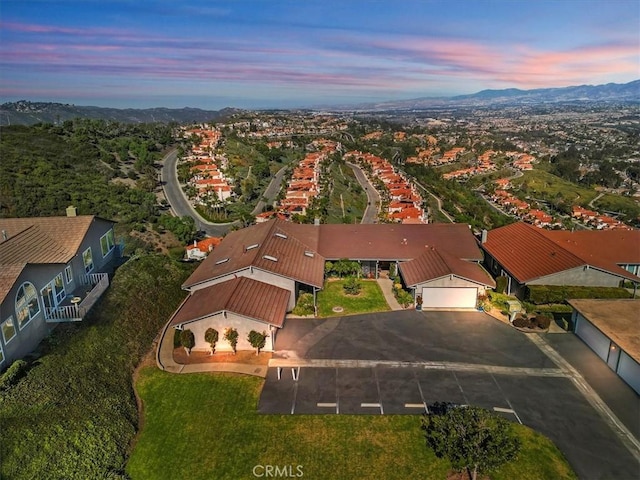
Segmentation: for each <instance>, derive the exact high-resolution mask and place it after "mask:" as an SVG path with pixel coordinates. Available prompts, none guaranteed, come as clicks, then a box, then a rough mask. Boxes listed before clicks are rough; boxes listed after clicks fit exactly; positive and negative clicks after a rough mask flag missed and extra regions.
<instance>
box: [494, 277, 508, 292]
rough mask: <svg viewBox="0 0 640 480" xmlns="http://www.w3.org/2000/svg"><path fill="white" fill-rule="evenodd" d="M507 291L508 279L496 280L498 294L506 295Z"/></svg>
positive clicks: (500, 278)
mask: <svg viewBox="0 0 640 480" xmlns="http://www.w3.org/2000/svg"><path fill="white" fill-rule="evenodd" d="M506 290H507V277H498V278H496V292H498V293H504V292H505V291H506Z"/></svg>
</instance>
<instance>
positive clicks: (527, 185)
mask: <svg viewBox="0 0 640 480" xmlns="http://www.w3.org/2000/svg"><path fill="white" fill-rule="evenodd" d="M511 183H513V184H514V185H519V186H520V189H521V190H522V191H525V192H527V193H528V194H529V195H531V196H533V197H536V198H542V199H549V200H551V199H554V198H555V197H556V195H558V194H562V196H563V197H564V198H566V199H567V200H569V201H570V202H573V203H574V204H576V205H586V204H587V203H589V202H590V201H591V200H593V199H594V198H595V197H596V196H597V195H598V192H596V191H595V190H593V189H591V188H584V187H580V186H578V185H576V184H575V183H571V182H568V181H566V180H563V179H562V178H560V177H557V176H555V175H552V174H551V173H548V172H545V171H543V170H539V169H536V170H529V171H527V172H524V175H523V176H522V177H520V178H515V179H513V180H512V181H511Z"/></svg>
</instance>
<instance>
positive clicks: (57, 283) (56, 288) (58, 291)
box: [52, 273, 65, 305]
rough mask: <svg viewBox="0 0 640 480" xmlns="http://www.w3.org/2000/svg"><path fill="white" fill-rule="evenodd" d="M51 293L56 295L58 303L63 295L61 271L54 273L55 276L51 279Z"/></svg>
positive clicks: (58, 303)
mask: <svg viewBox="0 0 640 480" xmlns="http://www.w3.org/2000/svg"><path fill="white" fill-rule="evenodd" d="M52 283H53V293H54V295H55V296H56V304H57V305H60V302H62V299H63V298H64V297H65V292H64V282H63V281H62V273H59V274H58V275H56V278H54V279H53V282H52Z"/></svg>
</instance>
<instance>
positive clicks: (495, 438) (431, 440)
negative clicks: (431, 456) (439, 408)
mask: <svg viewBox="0 0 640 480" xmlns="http://www.w3.org/2000/svg"><path fill="white" fill-rule="evenodd" d="M447 410H448V411H446V412H445V413H444V414H443V415H427V414H424V415H423V417H422V429H423V430H424V432H425V438H426V441H427V445H428V446H429V447H431V448H432V449H433V451H434V452H435V454H436V456H437V457H439V458H443V457H444V458H448V459H449V461H450V462H451V465H452V466H453V468H454V469H455V470H457V471H462V470H464V469H466V470H467V472H468V473H469V478H471V480H476V477H477V475H478V473H483V472H487V471H490V470H494V469H496V468H498V467H500V466H501V465H503V464H505V463H508V462H510V461H512V460H514V459H515V458H516V457H517V455H518V452H519V450H520V440H519V439H518V438H517V437H516V436H515V435H514V434H513V432H512V431H511V424H510V423H509V422H508V421H507V420H505V419H504V418H502V417H499V416H497V415H494V414H493V413H491V412H489V411H488V410H485V409H483V408H479V407H459V408H448V409H447Z"/></svg>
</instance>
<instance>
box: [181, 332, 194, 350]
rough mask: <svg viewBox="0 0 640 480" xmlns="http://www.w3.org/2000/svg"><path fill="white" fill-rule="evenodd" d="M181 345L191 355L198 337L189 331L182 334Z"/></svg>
mask: <svg viewBox="0 0 640 480" xmlns="http://www.w3.org/2000/svg"><path fill="white" fill-rule="evenodd" d="M180 345H182V346H183V347H184V348H185V349H186V350H187V353H191V349H192V348H193V347H195V345H196V336H195V335H194V334H193V332H192V331H191V330H189V329H187V330H182V331H181V332H180Z"/></svg>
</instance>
